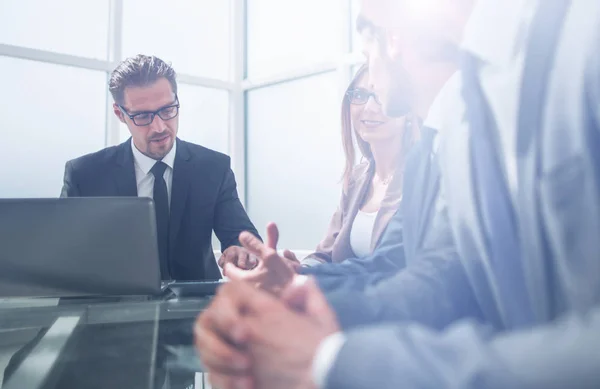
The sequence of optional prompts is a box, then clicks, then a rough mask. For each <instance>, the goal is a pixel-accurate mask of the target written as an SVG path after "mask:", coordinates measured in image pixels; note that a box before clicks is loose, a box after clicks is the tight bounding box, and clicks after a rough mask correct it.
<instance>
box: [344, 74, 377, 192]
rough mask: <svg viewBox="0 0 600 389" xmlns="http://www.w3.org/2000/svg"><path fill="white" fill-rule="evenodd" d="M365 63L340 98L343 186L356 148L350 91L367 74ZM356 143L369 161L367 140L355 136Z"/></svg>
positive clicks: (350, 172)
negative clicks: (354, 137) (343, 158)
mask: <svg viewBox="0 0 600 389" xmlns="http://www.w3.org/2000/svg"><path fill="white" fill-rule="evenodd" d="M367 69H368V67H367V65H366V64H364V65H362V66H361V67H360V69H358V71H357V72H356V74H355V75H354V78H353V79H352V81H351V82H350V85H348V88H347V89H346V93H344V99H343V100H342V145H343V147H344V155H345V157H346V167H345V168H344V175H343V181H344V188H347V187H348V184H349V183H350V177H351V176H352V170H353V169H354V163H355V162H356V150H355V149H354V142H353V135H352V134H353V133H354V132H355V131H354V127H353V125H352V115H351V114H350V105H351V104H350V96H349V95H348V94H349V92H350V91H352V90H353V89H355V88H356V84H358V82H359V81H360V79H361V78H362V77H364V76H365V75H366V74H367ZM356 143H357V144H358V148H359V149H360V152H361V153H362V155H363V157H364V158H366V159H368V160H369V161H371V160H372V159H373V154H372V153H371V147H370V146H369V144H368V143H367V142H365V141H364V140H362V139H361V137H360V136H357V137H356Z"/></svg>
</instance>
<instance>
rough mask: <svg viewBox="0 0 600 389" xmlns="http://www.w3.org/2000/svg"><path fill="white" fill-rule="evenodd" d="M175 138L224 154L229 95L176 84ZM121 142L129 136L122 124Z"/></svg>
mask: <svg viewBox="0 0 600 389" xmlns="http://www.w3.org/2000/svg"><path fill="white" fill-rule="evenodd" d="M177 94H178V96H179V102H180V104H181V109H180V110H179V132H178V137H179V138H180V139H182V140H185V141H188V142H192V143H196V144H199V145H202V146H204V147H208V148H209V149H213V150H216V151H219V152H222V153H225V154H227V153H228V150H229V147H228V146H229V93H228V92H227V91H225V90H219V89H211V88H204V87H201V86H195V85H188V84H179V85H178V92H177ZM120 135H121V141H125V140H127V138H129V137H130V136H131V134H130V133H129V129H128V128H127V126H126V125H125V124H122V123H121V131H120Z"/></svg>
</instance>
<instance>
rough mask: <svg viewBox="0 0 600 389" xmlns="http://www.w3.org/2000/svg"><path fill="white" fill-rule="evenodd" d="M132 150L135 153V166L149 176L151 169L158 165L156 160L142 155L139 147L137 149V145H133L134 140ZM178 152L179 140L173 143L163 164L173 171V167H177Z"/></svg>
mask: <svg viewBox="0 0 600 389" xmlns="http://www.w3.org/2000/svg"><path fill="white" fill-rule="evenodd" d="M131 150H132V151H133V160H134V161H135V164H136V165H137V166H138V167H139V168H140V169H141V170H142V172H143V173H144V174H148V173H149V172H150V169H152V167H153V166H154V164H155V163H156V160H154V159H152V158H150V157H148V156H147V155H144V154H142V152H141V151H139V150H138V149H137V147H135V145H134V144H133V138H132V139H131ZM176 152H177V140H175V142H174V143H173V147H172V148H171V151H169V152H168V153H167V155H165V157H164V158H163V159H162V162H164V163H165V164H166V165H167V166H168V167H170V168H171V169H173V167H174V166H175V153H176Z"/></svg>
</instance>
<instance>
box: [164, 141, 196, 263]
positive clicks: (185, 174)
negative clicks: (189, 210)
mask: <svg viewBox="0 0 600 389" xmlns="http://www.w3.org/2000/svg"><path fill="white" fill-rule="evenodd" d="M191 157H192V156H191V153H190V151H189V149H188V147H187V144H186V143H185V142H182V141H180V140H179V139H177V152H176V154H175V163H174V167H173V184H172V188H171V216H170V220H169V247H170V251H172V250H173V248H174V241H175V238H176V237H177V234H178V233H179V228H180V227H181V219H182V217H183V212H184V210H185V207H186V203H187V199H188V192H189V186H190V182H191V177H192V172H193V167H194V163H193V160H192V158H191Z"/></svg>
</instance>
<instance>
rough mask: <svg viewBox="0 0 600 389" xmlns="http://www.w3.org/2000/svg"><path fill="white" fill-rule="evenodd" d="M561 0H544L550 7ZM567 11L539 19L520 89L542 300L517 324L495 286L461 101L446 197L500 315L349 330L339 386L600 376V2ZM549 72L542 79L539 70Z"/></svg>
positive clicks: (527, 266)
mask: <svg viewBox="0 0 600 389" xmlns="http://www.w3.org/2000/svg"><path fill="white" fill-rule="evenodd" d="M561 3H564V2H563V1H559V0H557V1H543V2H540V4H542V5H541V6H540V8H539V10H543V9H547V8H545V7H551V6H553V5H556V4H559V5H560V4H561ZM538 12H539V11H538ZM559 14H560V15H561V16H563V17H564V18H565V22H564V26H563V28H562V30H561V29H560V23H553V22H550V19H549V18H548V17H547V15H545V17H543V18H540V19H539V21H541V22H542V23H543V24H546V26H545V29H544V30H545V31H546V32H547V34H546V35H544V34H537V31H538V30H537V28H535V29H533V28H534V27H535V26H538V25H539V24H538V23H537V22H536V23H534V24H533V27H532V33H531V34H532V35H531V37H530V38H529V39H530V42H529V43H528V48H527V51H526V53H527V55H526V65H525V72H524V78H523V86H522V88H521V99H520V106H521V109H522V110H521V115H520V119H519V125H518V131H519V132H518V138H519V139H518V152H519V154H518V165H519V166H518V172H519V187H518V195H517V196H516V204H515V213H516V217H517V219H518V223H519V226H520V229H519V236H520V242H521V250H522V265H523V275H524V279H525V281H524V282H525V284H526V290H527V291H528V294H527V295H525V296H523V299H528V300H529V301H531V302H532V304H531V305H532V307H533V308H532V310H533V312H532V317H533V318H534V319H533V321H532V322H530V323H527V324H526V325H524V326H522V327H521V328H516V326H515V325H514V323H517V322H518V320H515V318H513V317H510V315H509V314H508V312H510V310H509V309H507V306H508V305H510V304H511V303H515V302H514V301H513V302H511V301H509V300H507V299H506V298H505V296H503V295H502V294H500V293H498V291H497V289H496V288H495V287H494V286H495V284H496V283H497V282H498V281H499V277H502V275H499V274H495V273H494V272H493V271H492V270H491V269H492V267H491V266H489V262H488V261H489V257H490V254H489V252H488V249H487V245H486V244H485V240H484V238H483V235H484V232H483V228H482V225H481V220H480V217H481V216H480V212H479V209H478V202H477V198H476V195H475V191H474V190H473V189H474V185H475V184H474V182H473V176H472V169H473V166H472V164H471V160H470V153H469V147H470V143H469V131H470V128H469V126H468V125H467V124H466V123H464V122H463V121H462V117H461V115H460V112H459V115H457V123H456V126H451V128H452V129H453V131H452V133H451V134H448V135H449V136H447V137H446V138H445V142H444V145H443V146H442V148H443V150H442V155H443V158H442V163H441V166H442V180H443V187H444V189H445V192H444V193H445V198H446V200H447V202H446V204H447V208H446V209H447V210H448V216H449V218H448V220H449V222H450V224H451V227H452V231H453V234H454V237H455V241H456V247H457V251H458V252H459V253H460V260H461V263H462V266H463V267H464V268H465V269H466V272H467V274H468V282H469V284H471V285H472V287H473V288H474V290H475V291H476V296H477V299H478V300H479V301H480V303H481V305H482V306H483V307H484V310H485V312H484V318H485V320H486V321H487V323H488V324H490V326H486V327H485V328H484V327H479V326H477V325H475V324H474V323H472V322H457V323H454V324H453V325H452V326H451V327H449V328H447V329H446V330H445V331H444V332H443V333H438V332H435V331H428V330H426V329H424V328H423V327H421V326H415V325H404V326H398V325H382V326H379V327H371V328H367V329H362V330H356V331H353V332H350V333H348V334H347V341H346V343H345V345H344V346H343V347H342V349H341V351H340V353H339V354H338V358H337V361H336V363H335V365H334V367H333V369H332V370H331V372H330V375H329V377H328V385H327V386H328V387H330V388H342V387H343V388H349V389H353V388H364V387H380V388H400V387H406V388H432V389H433V388H467V389H470V388H473V389H475V388H480V389H488V388H489V389H491V388H527V389H537V388H539V389H542V388H543V389H547V388H556V389H558V388H566V387H569V388H589V389H592V388H598V387H600V358H599V357H598V356H599V354H598V350H600V259H599V258H600V254H599V253H600V239H599V237H600V156H599V153H598V150H600V109H599V108H600V93H599V91H600V50H599V48H600V47H599V42H600V27H599V26H600V3H598V2H588V1H585V0H573V1H572V2H571V6H570V8H569V9H568V10H566V11H565V10H559ZM533 31H535V32H536V33H534V32H533ZM550 31H557V32H559V37H560V39H559V41H558V45H557V52H556V55H555V57H554V56H553V57H551V58H549V59H548V58H544V56H543V54H541V53H542V52H543V51H542V50H543V49H542V48H543V47H544V45H545V44H547V42H548V41H550V42H551V39H550V38H549V36H551V35H552V33H551V32H550ZM540 58H541V59H542V60H541V61H540ZM552 58H555V61H554V63H552ZM549 64H550V66H549V68H548V69H547V70H548V71H549V77H544V76H543V75H544V73H545V70H544V67H545V66H547V65H549ZM538 76H542V77H543V78H542V82H541V84H540V85H538V87H537V88H536V86H535V83H533V84H531V83H530V81H531V80H533V79H535V78H536V77H538ZM491 239H493V237H491ZM430 274H434V273H433V272H431V273H430ZM504 276H506V275H504ZM516 278H517V277H515V279H516ZM455 286H457V287H458V286H459V285H455ZM447 290H451V288H448V289H447ZM451 293H452V292H451ZM440 297H441V296H440ZM455 297H456V296H453V298H455Z"/></svg>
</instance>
